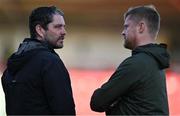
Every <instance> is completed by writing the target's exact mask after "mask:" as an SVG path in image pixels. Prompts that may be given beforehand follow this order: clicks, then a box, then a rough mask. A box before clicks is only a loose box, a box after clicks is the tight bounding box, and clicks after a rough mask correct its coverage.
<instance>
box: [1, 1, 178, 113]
mask: <svg viewBox="0 0 180 116" xmlns="http://www.w3.org/2000/svg"><path fill="white" fill-rule="evenodd" d="M149 4H152V5H155V7H156V8H157V10H158V11H159V13H160V15H161V29H160V33H159V36H158V39H157V41H158V43H166V44H168V50H169V52H170V55H171V67H170V68H169V69H168V70H167V71H166V74H167V87H168V99H169V107H170V114H171V115H178V114H179V115H180V99H179V98H180V52H179V50H180V39H179V37H180V34H179V27H180V0H0V75H1V74H2V72H3V71H4V69H5V68H6V62H7V58H8V57H9V56H10V54H11V53H13V52H14V51H16V50H17V48H18V45H19V43H20V42H22V40H23V39H24V38H26V37H29V36H30V35H29V29H28V16H29V15H30V13H31V11H32V9H34V8H36V7H39V6H47V5H48V6H51V5H55V6H57V7H58V8H60V9H62V10H63V11H64V13H65V21H66V30H67V35H66V38H65V42H64V48H63V49H60V50H56V51H57V52H58V54H59V55H60V57H61V58H62V60H63V61H64V63H65V65H66V66H67V68H68V70H69V73H70V76H71V82H72V86H73V95H74V98H75V103H76V110H77V114H78V115H104V113H95V112H93V111H91V110H90V107H89V102H90V97H91V95H92V93H93V91H94V90H95V89H96V88H98V87H100V86H101V85H102V83H104V82H106V81H107V80H108V79H109V77H110V76H111V74H112V73H113V72H114V70H115V69H116V67H117V66H118V65H119V64H120V63H121V62H122V61H123V60H124V59H125V58H127V57H128V56H130V55H131V51H130V50H127V49H125V48H123V38H122V36H121V32H122V29H123V23H124V21H123V13H124V12H126V11H127V9H128V8H129V7H132V6H137V5H149ZM4 106H5V103H4V94H3V92H2V88H1V89H0V115H1V114H2V115H5V110H4Z"/></svg>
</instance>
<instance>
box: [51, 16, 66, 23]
mask: <svg viewBox="0 0 180 116" xmlns="http://www.w3.org/2000/svg"><path fill="white" fill-rule="evenodd" d="M51 23H53V24H62V25H65V21H64V17H63V16H61V15H60V14H54V15H53V19H52V22H51Z"/></svg>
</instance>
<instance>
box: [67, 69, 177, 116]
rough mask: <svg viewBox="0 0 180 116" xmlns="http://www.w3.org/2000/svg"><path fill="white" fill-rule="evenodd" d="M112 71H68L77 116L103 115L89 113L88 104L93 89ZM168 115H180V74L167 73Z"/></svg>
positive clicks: (104, 80)
mask: <svg viewBox="0 0 180 116" xmlns="http://www.w3.org/2000/svg"><path fill="white" fill-rule="evenodd" d="M113 71H114V70H100V71H96V70H73V69H72V70H70V76H71V84H72V88H73V95H74V99H75V104H76V111H77V114H78V115H104V113H96V112H93V111H91V109H90V106H89V102H90V97H91V95H92V93H93V91H94V90H95V89H97V88H98V87H100V86H101V85H102V84H103V83H104V82H106V81H107V80H108V79H109V77H110V76H111V74H112V73H113ZM167 90H168V99H169V108H170V115H180V99H179V98H180V74H179V75H178V74H175V73H171V72H167Z"/></svg>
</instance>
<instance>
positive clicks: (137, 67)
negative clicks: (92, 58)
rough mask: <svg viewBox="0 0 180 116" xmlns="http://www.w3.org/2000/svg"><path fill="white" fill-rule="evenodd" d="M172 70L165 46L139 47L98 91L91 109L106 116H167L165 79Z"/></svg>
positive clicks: (94, 94)
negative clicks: (168, 70) (116, 115)
mask: <svg viewBox="0 0 180 116" xmlns="http://www.w3.org/2000/svg"><path fill="white" fill-rule="evenodd" d="M168 67H169V55H168V53H167V51H166V45H164V44H160V45H157V44H148V45H144V46H140V47H137V48H136V49H135V50H133V51H132V56H131V57H129V58H127V59H126V60H124V61H123V62H122V63H121V64H120V66H119V67H118V68H117V70H116V71H115V72H114V74H113V75H112V76H111V78H110V79H109V80H108V82H106V83H105V84H103V85H102V86H101V88H98V89H97V90H95V92H94V93H93V95H92V97H91V102H90V106H91V109H92V110H94V111H97V112H104V111H105V112H106V114H107V115H115V114H118V115H168V114H169V108H168V99H167V91H166V78H165V73H164V71H163V69H165V68H168Z"/></svg>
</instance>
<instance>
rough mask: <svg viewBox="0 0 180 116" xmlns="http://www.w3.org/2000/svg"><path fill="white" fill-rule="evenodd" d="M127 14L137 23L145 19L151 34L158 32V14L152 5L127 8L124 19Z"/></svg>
mask: <svg viewBox="0 0 180 116" xmlns="http://www.w3.org/2000/svg"><path fill="white" fill-rule="evenodd" d="M127 16H130V19H132V20H134V21H135V22H137V23H138V22H139V21H141V20H145V22H146V24H147V26H148V29H149V33H150V34H151V35H153V36H155V35H156V34H157V33H158V32H159V28H160V15H159V13H158V11H157V10H156V8H155V7H154V6H153V5H147V6H138V7H132V8H129V9H128V11H127V12H126V13H125V14H124V18H125V19H126V18H127Z"/></svg>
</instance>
